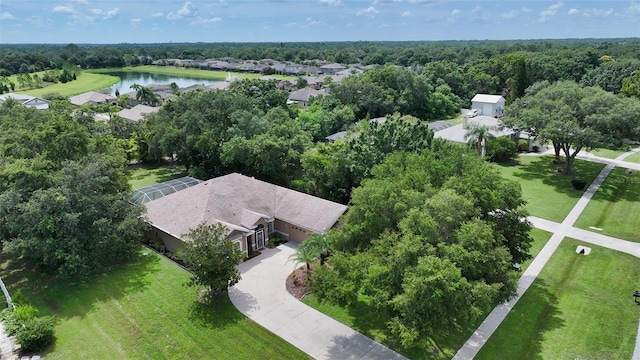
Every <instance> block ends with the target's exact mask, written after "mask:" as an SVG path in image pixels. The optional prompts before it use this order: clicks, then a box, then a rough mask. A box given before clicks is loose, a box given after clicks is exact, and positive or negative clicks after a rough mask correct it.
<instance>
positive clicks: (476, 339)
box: [453, 164, 637, 360]
mask: <svg viewBox="0 0 640 360" xmlns="http://www.w3.org/2000/svg"><path fill="white" fill-rule="evenodd" d="M613 168H614V165H612V164H607V166H605V167H604V169H602V171H601V172H600V174H598V176H597V177H596V179H595V180H594V181H593V183H592V184H591V185H590V186H589V187H588V188H587V190H586V191H585V192H584V194H583V195H582V197H581V198H580V200H578V202H577V203H576V205H575V206H574V207H573V209H571V212H569V215H567V217H566V218H565V219H564V221H563V222H562V224H558V223H554V222H552V221H548V220H544V219H539V218H533V217H532V218H533V220H534V221H532V223H533V225H534V226H535V225H536V224H540V225H541V226H542V228H543V229H544V230H547V231H551V232H553V233H554V234H553V236H551V238H550V239H549V241H547V243H546V244H545V246H544V247H543V248H542V250H540V252H539V253H538V255H537V256H536V257H535V259H533V262H531V265H529V267H528V268H527V270H526V271H525V272H524V274H522V276H521V277H520V279H519V280H518V291H517V294H516V296H515V297H514V298H513V299H511V300H509V301H508V302H506V303H504V304H501V305H498V306H497V307H495V308H494V309H493V311H492V312H491V313H490V314H489V315H488V316H487V317H486V318H485V320H484V321H483V322H482V324H481V325H480V326H479V327H478V329H476V331H475V332H474V333H473V334H472V335H471V337H469V339H468V340H467V341H466V342H465V343H464V345H462V347H461V348H460V350H458V352H457V353H456V355H455V356H454V357H453V359H456V360H466V359H473V358H474V357H475V356H476V355H477V354H478V352H479V351H480V349H482V346H484V344H485V343H486V342H487V340H489V337H491V335H492V334H493V333H494V332H495V331H496V329H497V328H498V326H500V324H501V323H502V321H504V319H505V318H506V317H507V315H508V314H509V312H510V311H511V309H512V308H513V306H514V305H515V304H516V303H517V302H518V300H520V298H521V297H522V295H524V293H525V292H526V291H527V289H529V286H531V284H532V283H533V281H534V280H535V279H536V277H538V275H539V274H540V271H542V268H543V267H544V266H545V265H546V263H547V261H549V259H550V258H551V255H553V253H554V252H555V251H556V249H557V248H558V246H559V245H560V243H561V242H562V239H563V238H564V237H565V236H571V235H567V234H570V233H571V234H576V235H580V236H584V235H585V234H582V233H580V232H579V231H576V230H579V229H575V228H574V227H573V226H572V225H573V224H574V223H575V221H576V220H577V219H578V217H579V216H580V214H581V213H582V211H583V210H584V208H585V207H586V206H587V204H588V203H589V201H590V200H591V197H593V194H595V192H596V191H597V190H598V188H599V187H600V185H601V184H602V182H603V181H604V180H605V179H606V178H607V176H608V175H609V173H610V172H611V170H612V169H613ZM594 235H599V234H594ZM576 239H578V240H580V238H578V237H576ZM589 239H591V240H593V241H600V240H603V239H601V238H598V239H595V238H594V237H589ZM616 240H618V239H616ZM603 243H606V244H608V242H606V241H605V242H603ZM612 244H613V245H618V243H617V242H613V243H612ZM636 245H637V244H636Z"/></svg>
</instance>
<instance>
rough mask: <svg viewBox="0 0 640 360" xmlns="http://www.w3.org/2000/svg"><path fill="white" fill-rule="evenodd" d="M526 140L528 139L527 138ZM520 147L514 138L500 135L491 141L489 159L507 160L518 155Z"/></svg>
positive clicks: (494, 160)
mask: <svg viewBox="0 0 640 360" xmlns="http://www.w3.org/2000/svg"><path fill="white" fill-rule="evenodd" d="M525 141H526V140H525ZM517 151H518V147H517V146H516V143H515V142H513V140H511V139H509V138H507V137H504V136H500V137H498V138H496V139H495V140H493V141H492V142H490V143H489V151H488V152H487V155H488V156H489V161H492V162H505V161H508V160H510V159H512V158H513V157H514V156H516V152H517Z"/></svg>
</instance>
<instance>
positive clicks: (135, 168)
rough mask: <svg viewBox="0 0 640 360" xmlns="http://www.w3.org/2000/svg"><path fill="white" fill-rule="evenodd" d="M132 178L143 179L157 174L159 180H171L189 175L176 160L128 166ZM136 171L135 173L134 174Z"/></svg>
mask: <svg viewBox="0 0 640 360" xmlns="http://www.w3.org/2000/svg"><path fill="white" fill-rule="evenodd" d="M127 173H128V174H129V175H130V179H131V180H135V181H137V180H143V179H145V178H147V177H149V176H152V175H154V176H156V178H157V179H158V182H164V181H169V180H173V179H177V178H181V177H184V176H187V171H186V170H185V168H184V167H183V166H181V165H180V164H178V163H175V162H168V161H160V162H156V163H144V164H134V165H130V166H128V167H127ZM134 173H135V175H133V174H134Z"/></svg>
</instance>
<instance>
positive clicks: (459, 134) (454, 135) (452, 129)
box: [434, 115, 520, 143]
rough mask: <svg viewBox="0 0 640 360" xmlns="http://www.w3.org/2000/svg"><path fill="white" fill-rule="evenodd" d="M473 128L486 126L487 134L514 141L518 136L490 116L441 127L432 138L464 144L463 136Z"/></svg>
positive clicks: (481, 116)
mask: <svg viewBox="0 0 640 360" xmlns="http://www.w3.org/2000/svg"><path fill="white" fill-rule="evenodd" d="M474 126H486V127H488V128H489V133H490V134H491V135H493V136H494V137H499V136H506V137H508V138H511V139H516V138H517V137H518V136H519V135H520V134H519V133H518V132H516V131H513V130H510V129H503V128H502V123H501V122H500V120H499V119H496V118H495V117H491V116H484V115H480V116H477V117H474V118H466V117H465V118H464V121H463V123H462V124H458V125H454V126H449V127H443V128H440V129H439V130H435V129H434V131H435V133H434V137H436V138H440V139H445V140H449V141H453V142H457V143H466V142H467V139H466V138H465V135H467V133H468V132H469V130H470V129H471V128H473V127H474Z"/></svg>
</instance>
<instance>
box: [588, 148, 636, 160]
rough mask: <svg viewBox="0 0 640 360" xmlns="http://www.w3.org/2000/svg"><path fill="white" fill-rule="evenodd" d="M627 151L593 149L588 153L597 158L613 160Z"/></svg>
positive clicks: (624, 149)
mask: <svg viewBox="0 0 640 360" xmlns="http://www.w3.org/2000/svg"><path fill="white" fill-rule="evenodd" d="M629 150H631V148H629ZM627 151H628V150H627V149H626V148H623V149H616V150H611V149H593V150H591V151H589V152H590V153H591V154H593V155H595V156H599V157H603V158H607V159H615V158H617V157H618V156H620V155H622V154H624V153H626V152H627Z"/></svg>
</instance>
